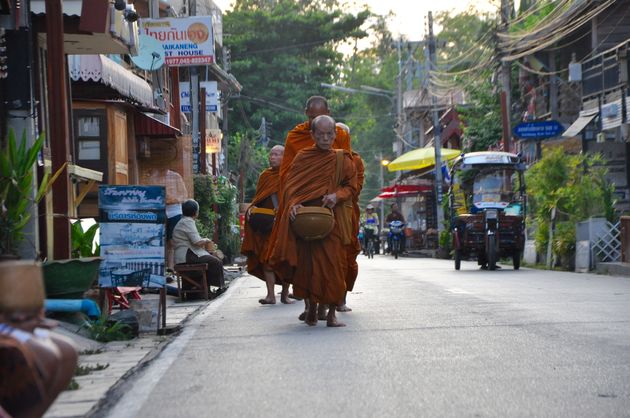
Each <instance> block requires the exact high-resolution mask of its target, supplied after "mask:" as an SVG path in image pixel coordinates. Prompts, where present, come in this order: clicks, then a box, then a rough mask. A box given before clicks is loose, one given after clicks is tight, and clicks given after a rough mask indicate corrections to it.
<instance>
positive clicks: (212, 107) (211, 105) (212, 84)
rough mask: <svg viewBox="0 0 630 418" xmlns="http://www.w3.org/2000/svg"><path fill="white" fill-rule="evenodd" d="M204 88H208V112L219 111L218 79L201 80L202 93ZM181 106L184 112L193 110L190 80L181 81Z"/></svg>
mask: <svg viewBox="0 0 630 418" xmlns="http://www.w3.org/2000/svg"><path fill="white" fill-rule="evenodd" d="M202 88H204V89H206V112H215V113H216V112H218V110H219V90H218V88H219V87H218V83H217V82H216V81H201V82H199V92H200V93H201V89H202ZM199 107H201V106H199ZM179 108H180V110H181V111H182V112H184V113H191V112H192V108H191V106H190V82H188V81H180V82H179Z"/></svg>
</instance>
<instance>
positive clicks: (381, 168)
mask: <svg viewBox="0 0 630 418" xmlns="http://www.w3.org/2000/svg"><path fill="white" fill-rule="evenodd" d="M380 160H381V163H380V164H379V167H380V176H379V178H380V180H381V191H383V188H384V187H385V178H384V176H383V168H384V167H387V166H388V165H389V160H385V159H383V153H382V152H381V153H380ZM384 222H385V202H383V199H381V228H382V227H383V226H384V225H385V224H384ZM383 254H384V253H383Z"/></svg>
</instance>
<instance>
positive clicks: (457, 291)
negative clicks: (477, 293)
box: [445, 287, 472, 295]
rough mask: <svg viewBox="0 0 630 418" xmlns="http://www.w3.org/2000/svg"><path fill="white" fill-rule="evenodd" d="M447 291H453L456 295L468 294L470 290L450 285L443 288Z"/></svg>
mask: <svg viewBox="0 0 630 418" xmlns="http://www.w3.org/2000/svg"><path fill="white" fill-rule="evenodd" d="M445 290H446V291H447V292H450V293H455V294H458V295H470V294H471V293H472V292H469V291H468V290H464V289H460V288H459V287H451V288H448V289H445Z"/></svg>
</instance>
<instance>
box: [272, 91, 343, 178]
mask: <svg viewBox="0 0 630 418" xmlns="http://www.w3.org/2000/svg"><path fill="white" fill-rule="evenodd" d="M304 113H305V114H306V116H307V117H308V120H307V121H306V122H304V123H300V124H299V125H297V126H296V127H295V128H293V129H291V130H290V131H289V133H288V134H287V139H286V140H285V142H284V157H282V165H280V179H282V178H283V177H284V176H285V175H286V173H287V171H288V170H289V167H290V166H291V163H292V162H293V159H294V158H295V156H296V155H297V153H298V152H299V151H300V150H302V149H304V148H307V147H310V146H313V145H314V142H313V138H312V137H311V122H312V121H313V119H315V118H316V117H318V116H321V115H330V110H329V108H328V101H327V100H326V99H325V98H324V97H322V96H311V97H309V99H308V100H307V101H306V108H305V109H304ZM335 133H336V136H335V140H334V141H333V144H332V148H334V149H345V150H347V151H351V150H352V147H351V145H350V135H349V134H348V133H347V132H346V131H344V130H343V128H341V127H335Z"/></svg>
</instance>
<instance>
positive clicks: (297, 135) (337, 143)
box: [265, 121, 352, 277]
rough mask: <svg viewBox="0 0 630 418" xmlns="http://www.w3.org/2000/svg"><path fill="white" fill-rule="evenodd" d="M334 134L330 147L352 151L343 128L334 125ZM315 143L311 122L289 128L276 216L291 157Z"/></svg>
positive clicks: (275, 239) (275, 237) (281, 169)
mask: <svg viewBox="0 0 630 418" xmlns="http://www.w3.org/2000/svg"><path fill="white" fill-rule="evenodd" d="M336 134H337V135H336V136H335V140H334V141H333V144H332V148H334V149H344V150H346V151H352V148H351V145H350V135H349V134H348V132H346V131H345V130H344V129H342V128H340V127H339V126H337V127H336ZM314 145H315V141H314V140H313V137H312V136H311V124H310V122H309V121H306V122H303V123H300V124H299V125H296V126H295V128H293V129H291V130H290V131H289V133H288V134H287V138H286V140H285V141H284V154H283V156H282V164H280V193H279V200H280V207H279V208H278V212H277V215H276V218H278V216H279V215H280V213H281V211H282V207H283V204H282V197H283V195H284V193H283V192H282V189H283V186H284V177H285V175H286V173H287V171H289V168H290V167H291V164H292V163H293V159H294V158H295V156H296V155H297V153H298V152H300V151H301V150H303V149H304V148H309V147H312V146H314ZM277 235H278V231H277V227H276V225H275V224H274V226H273V229H272V231H271V242H272V243H275V242H276V241H277ZM272 250H273V245H271V246H269V248H268V251H269V252H271V251H272ZM270 256H271V254H267V255H266V256H265V258H266V259H269V257H270ZM276 276H280V277H281V276H282V272H276Z"/></svg>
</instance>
